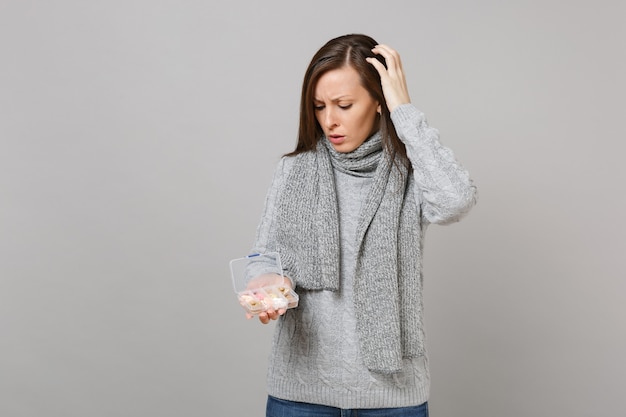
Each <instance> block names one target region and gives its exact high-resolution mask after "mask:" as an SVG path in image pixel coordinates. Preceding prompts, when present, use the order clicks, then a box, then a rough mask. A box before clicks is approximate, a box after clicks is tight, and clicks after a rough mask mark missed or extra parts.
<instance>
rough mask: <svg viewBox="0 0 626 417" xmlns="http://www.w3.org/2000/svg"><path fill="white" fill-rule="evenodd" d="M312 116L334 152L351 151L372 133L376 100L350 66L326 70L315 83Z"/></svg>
mask: <svg viewBox="0 0 626 417" xmlns="http://www.w3.org/2000/svg"><path fill="white" fill-rule="evenodd" d="M313 104H314V106H315V117H316V118H317V122H318V123H319V124H320V126H321V127H322V130H323V131H324V134H325V135H326V137H327V138H328V140H329V141H330V143H331V144H332V145H333V148H335V150H337V151H338V152H351V151H353V150H355V149H356V148H358V147H359V146H361V144H362V143H363V142H365V139H367V138H368V137H370V135H371V134H372V133H374V130H375V129H378V126H377V119H378V117H377V112H379V111H380V104H379V103H378V101H376V100H374V99H373V98H372V96H371V95H370V94H369V93H368V92H367V90H366V89H365V88H364V87H363V86H362V85H361V82H360V77H359V74H358V73H357V72H356V70H355V69H354V68H352V67H349V66H346V67H343V68H340V69H336V70H332V71H328V72H326V73H324V75H322V76H321V77H320V79H319V80H318V82H317V85H316V86H315V91H314V99H313Z"/></svg>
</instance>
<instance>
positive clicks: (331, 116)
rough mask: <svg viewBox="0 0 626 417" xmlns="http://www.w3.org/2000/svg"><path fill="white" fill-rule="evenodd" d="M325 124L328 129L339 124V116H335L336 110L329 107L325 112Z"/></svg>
mask: <svg viewBox="0 0 626 417" xmlns="http://www.w3.org/2000/svg"><path fill="white" fill-rule="evenodd" d="M324 124H325V125H326V128H327V129H330V128H333V127H335V126H337V118H336V117H335V112H333V111H331V110H330V109H327V110H326V112H325V113H324Z"/></svg>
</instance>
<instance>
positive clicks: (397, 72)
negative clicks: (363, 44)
mask: <svg viewBox="0 0 626 417" xmlns="http://www.w3.org/2000/svg"><path fill="white" fill-rule="evenodd" d="M372 52H374V53H375V54H378V55H382V56H383V57H384V58H385V61H386V63H387V68H385V66H384V65H383V64H382V63H381V62H380V61H379V60H377V59H376V58H366V61H367V62H369V63H370V64H372V65H373V66H374V68H376V70H377V71H378V73H379V74H380V83H381V85H382V88H383V94H384V95H385V101H386V102H387V107H388V108H389V111H390V112H392V111H393V110H394V109H395V108H396V107H398V106H399V105H401V104H407V103H410V102H411V99H410V97H409V89H408V87H407V84H406V79H405V78H404V71H403V69H402V61H401V60H400V54H398V52H397V51H396V50H394V49H392V48H390V47H389V46H387V45H376V46H375V47H374V48H373V49H372Z"/></svg>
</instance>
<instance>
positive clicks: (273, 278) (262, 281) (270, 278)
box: [246, 274, 293, 324]
mask: <svg viewBox="0 0 626 417" xmlns="http://www.w3.org/2000/svg"><path fill="white" fill-rule="evenodd" d="M262 287H287V288H289V289H293V285H292V283H291V279H289V278H288V277H285V276H282V275H279V274H262V275H259V276H257V277H254V278H252V279H251V280H250V281H249V282H248V285H247V286H246V289H248V290H254V289H257V288H262ZM286 312H287V309H286V308H280V309H277V310H275V309H273V308H270V309H268V310H266V311H263V312H261V313H259V314H257V316H258V317H259V321H260V322H261V323H263V324H267V323H269V322H270V320H276V319H278V317H280V316H282V315H283V314H285V313H286ZM253 317H254V315H253V314H250V313H246V318H247V319H251V318H253Z"/></svg>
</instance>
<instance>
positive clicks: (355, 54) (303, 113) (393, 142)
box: [287, 34, 410, 166]
mask: <svg viewBox="0 0 626 417" xmlns="http://www.w3.org/2000/svg"><path fill="white" fill-rule="evenodd" d="M376 45H378V42H376V41H375V40H374V39H372V38H371V37H369V36H367V35H362V34H349V35H343V36H339V37H337V38H334V39H331V40H330V41H328V42H327V43H326V44H325V45H324V46H322V47H321V48H320V49H319V50H318V51H317V53H316V54H315V55H314V56H313V58H312V59H311V63H310V64H309V67H308V68H307V70H306V72H305V75H304V81H303V83H302V96H301V98H300V127H299V128H298V143H297V145H296V148H295V150H293V151H292V152H290V153H288V154H287V156H293V155H297V154H299V153H302V152H307V151H312V150H315V148H316V146H317V142H319V140H320V139H321V138H322V137H323V135H324V132H323V130H322V127H321V126H320V125H319V123H318V122H317V119H316V117H315V106H314V103H313V98H314V93H315V87H316V85H317V82H318V80H319V79H320V77H321V76H322V75H323V74H325V73H326V72H328V71H331V70H335V69H339V68H343V67H345V66H350V67H352V68H354V69H355V70H356V71H357V72H358V73H359V74H360V77H361V85H362V86H363V87H364V88H365V89H366V90H367V91H368V92H369V94H370V95H371V96H372V97H373V98H374V100H376V101H378V102H379V103H380V107H381V117H380V125H379V128H380V130H381V133H382V138H383V147H384V149H385V150H386V151H387V152H388V153H389V154H391V155H395V156H396V158H398V160H399V161H400V162H402V163H403V164H404V165H406V166H410V162H409V160H408V158H407V156H406V147H405V146H404V144H403V143H402V142H401V141H400V138H398V134H397V133H396V129H395V128H394V126H393V122H392V121H391V115H390V113H389V109H388V108H387V103H386V101H385V96H384V95H383V89H382V86H381V84H380V74H378V71H377V70H376V68H374V66H373V65H372V64H370V63H369V62H367V61H366V60H365V58H368V57H374V58H376V59H378V60H379V61H380V62H382V64H383V65H385V67H387V65H386V63H385V58H383V57H382V56H380V55H377V54H374V53H373V52H372V49H373V48H374V47H375V46H376Z"/></svg>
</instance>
